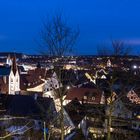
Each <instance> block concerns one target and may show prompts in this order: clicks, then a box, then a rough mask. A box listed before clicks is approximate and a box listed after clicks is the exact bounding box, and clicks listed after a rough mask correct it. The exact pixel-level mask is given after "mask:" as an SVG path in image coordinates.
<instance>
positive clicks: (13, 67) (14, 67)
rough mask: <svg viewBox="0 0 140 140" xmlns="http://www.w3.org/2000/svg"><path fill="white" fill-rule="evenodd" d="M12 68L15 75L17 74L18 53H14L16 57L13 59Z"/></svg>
mask: <svg viewBox="0 0 140 140" xmlns="http://www.w3.org/2000/svg"><path fill="white" fill-rule="evenodd" d="M11 68H12V70H13V73H14V75H15V74H16V71H17V62H16V55H15V54H14V57H13V59H12V67H11Z"/></svg>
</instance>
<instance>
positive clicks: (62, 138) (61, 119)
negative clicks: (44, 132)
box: [60, 97, 64, 140]
mask: <svg viewBox="0 0 140 140" xmlns="http://www.w3.org/2000/svg"><path fill="white" fill-rule="evenodd" d="M60 105H61V110H60V124H61V140H64V108H63V97H61V98H60Z"/></svg>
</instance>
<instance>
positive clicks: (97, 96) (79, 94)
mask: <svg viewBox="0 0 140 140" xmlns="http://www.w3.org/2000/svg"><path fill="white" fill-rule="evenodd" d="M74 99H77V100H78V101H79V102H80V103H87V104H104V94H103V93H102V92H101V91H100V90H98V89H97V88H71V89H69V90H68V93H67V95H66V98H65V101H64V105H66V104H68V103H69V102H71V101H72V100H74Z"/></svg>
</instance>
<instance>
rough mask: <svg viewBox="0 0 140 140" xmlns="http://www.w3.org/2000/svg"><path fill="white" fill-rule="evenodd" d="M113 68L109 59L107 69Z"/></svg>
mask: <svg viewBox="0 0 140 140" xmlns="http://www.w3.org/2000/svg"><path fill="white" fill-rule="evenodd" d="M111 66H112V64H111V61H110V59H108V61H107V67H111Z"/></svg>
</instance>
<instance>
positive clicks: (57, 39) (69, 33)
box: [41, 14, 79, 140]
mask: <svg viewBox="0 0 140 140" xmlns="http://www.w3.org/2000/svg"><path fill="white" fill-rule="evenodd" d="M78 36H79V29H78V28H77V29H76V30H74V29H73V28H71V27H70V26H69V25H68V24H67V22H66V21H65V20H64V19H63V17H62V15H61V14H57V15H55V16H54V17H53V18H52V19H51V20H49V21H47V22H44V23H43V29H42V31H41V39H42V45H41V46H43V47H44V48H45V50H46V52H47V54H49V55H50V56H52V57H62V56H65V55H68V54H69V53H71V52H72V50H73V46H74V44H75V43H76V40H77V38H78ZM52 63H53V65H54V71H55V73H56V75H57V79H58V83H59V89H56V90H55V88H54V92H55V94H56V96H57V98H59V101H60V118H59V119H60V125H61V140H64V107H63V101H64V95H65V94H66V90H67V89H66V86H63V85H62V83H63V80H64V79H63V76H62V67H61V66H60V65H59V62H58V61H57V62H55V63H54V62H52Z"/></svg>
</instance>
